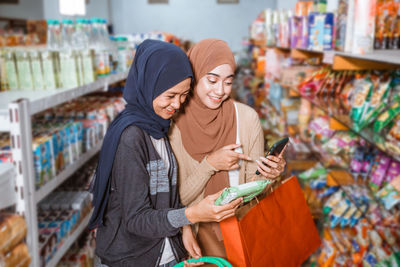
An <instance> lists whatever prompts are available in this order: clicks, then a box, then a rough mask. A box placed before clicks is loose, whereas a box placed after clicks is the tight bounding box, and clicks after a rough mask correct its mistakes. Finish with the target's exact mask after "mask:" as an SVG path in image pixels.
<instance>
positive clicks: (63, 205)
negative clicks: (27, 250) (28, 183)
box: [38, 191, 91, 264]
mask: <svg viewBox="0 0 400 267" xmlns="http://www.w3.org/2000/svg"><path fill="white" fill-rule="evenodd" d="M38 205H39V213H38V227H39V243H40V244H39V246H40V257H41V262H42V264H44V263H48V262H49V261H50V260H51V258H52V256H53V255H54V254H55V253H56V252H57V250H58V249H59V248H60V247H61V246H62V244H63V242H64V241H65V240H66V238H68V236H69V235H71V234H72V233H73V232H74V231H75V230H76V228H77V227H78V225H79V224H80V223H81V222H82V220H83V218H85V217H86V216H87V215H88V214H89V212H90V209H91V198H90V193H89V192H87V191H83V192H74V191H68V192H67V191H56V192H53V193H51V194H50V195H48V196H47V197H46V198H45V199H44V200H42V201H41V202H40V203H39V204H38Z"/></svg>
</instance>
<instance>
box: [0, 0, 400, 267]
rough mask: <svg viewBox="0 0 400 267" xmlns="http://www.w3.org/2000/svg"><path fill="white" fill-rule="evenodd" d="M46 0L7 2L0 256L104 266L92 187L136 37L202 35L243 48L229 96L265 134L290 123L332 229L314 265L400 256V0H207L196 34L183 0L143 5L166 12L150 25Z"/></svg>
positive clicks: (312, 199) (294, 158) (311, 193)
mask: <svg viewBox="0 0 400 267" xmlns="http://www.w3.org/2000/svg"><path fill="white" fill-rule="evenodd" d="M35 1H36V2H35ZM35 1H33V0H32V3H34V4H35V5H37V6H38V8H40V9H41V10H42V9H43V10H42V11H43V12H35V10H34V9H33V8H32V7H31V6H30V5H27V4H26V1H25V0H20V1H17V2H19V3H18V4H4V3H1V4H0V9H1V12H0V13H1V15H2V18H1V19H0V84H1V89H0V266H6V267H9V266H34V267H40V266H93V264H94V263H93V259H94V251H95V248H96V244H95V233H94V232H91V231H88V230H87V223H88V220H89V218H90V214H91V212H92V204H91V195H90V194H89V193H88V191H87V190H88V186H89V183H90V181H91V179H92V177H93V174H94V170H95V168H96V164H97V161H98V152H99V151H100V149H101V145H102V140H103V137H104V135H105V133H106V130H107V127H108V125H109V124H110V122H111V121H112V120H113V119H114V118H115V117H116V116H117V115H118V114H119V112H121V111H122V110H123V109H124V105H125V103H124V101H123V99H122V97H121V96H122V91H123V88H124V85H125V79H126V77H127V75H128V71H129V68H130V66H131V63H132V61H133V58H134V55H135V51H136V48H137V46H138V45H139V44H140V43H141V42H143V41H144V40H146V39H157V40H162V41H165V42H170V43H174V44H176V45H178V46H180V47H181V48H182V49H184V50H185V51H187V50H189V49H190V47H191V46H193V43H194V41H195V40H196V41H199V40H201V39H202V38H203V35H204V34H206V33H207V34H209V36H208V35H207V36H206V37H207V38H208V37H216V38H220V39H224V38H225V39H224V40H225V41H227V42H228V43H229V45H230V46H231V48H235V49H237V48H238V47H242V49H241V50H235V56H236V57H235V59H236V60H237V62H236V63H237V66H238V69H237V72H236V77H235V81H234V82H235V86H234V87H235V90H234V91H233V92H232V97H233V98H234V99H236V100H238V101H239V102H242V103H246V104H248V105H249V106H251V107H253V108H254V109H255V110H256V111H257V113H258V115H259V117H260V122H261V125H262V126H263V130H264V136H265V140H266V141H267V144H268V145H269V146H271V145H272V144H273V143H275V142H276V141H278V140H280V139H282V138H283V137H285V136H289V137H290V140H291V145H290V147H289V149H288V151H287V153H286V160H287V166H286V172H285V175H284V176H285V177H291V176H292V175H296V176H297V178H298V179H297V180H298V182H299V184H300V185H301V187H302V190H303V193H304V196H305V199H306V202H307V204H308V207H309V210H310V211H311V214H312V217H313V220H314V222H315V225H316V226H317V228H318V231H319V235H320V237H321V239H322V245H321V246H320V247H319V248H318V249H317V250H316V251H314V252H313V253H312V255H310V257H309V258H308V259H307V260H306V261H305V262H304V266H329V267H330V266H400V226H399V225H400V224H399V222H400V206H399V202H400V123H399V122H400V108H399V104H400V96H399V95H400V16H399V14H400V2H399V1H397V0H365V1H355V0H336V1H335V0H315V1H293V0H290V1H289V0H287V1H284V0H282V1H275V2H274V1H264V2H263V1H250V0H239V1H236V2H240V4H237V3H230V4H228V3H225V2H227V1H222V0H221V1H220V0H218V1H215V0H213V2H211V0H207V1H209V2H204V3H202V4H201V8H202V9H201V10H204V8H207V9H210V10H211V9H212V11H209V12H210V14H211V15H212V16H211V15H210V14H208V15H210V16H206V15H207V14H205V15H204V16H201V17H200V16H199V17H197V15H193V21H190V22H189V21H188V22H187V24H188V25H193V24H196V23H197V24H198V25H199V26H198V27H197V28H196V27H194V28H196V31H194V30H193V32H190V34H191V37H193V38H191V40H185V39H183V38H186V37H187V36H181V34H182V32H183V31H182V28H185V29H187V27H180V26H179V24H180V23H182V18H180V20H179V19H178V18H170V17H169V15H168V14H176V13H177V10H179V11H182V12H184V11H185V10H188V3H186V4H185V5H184V4H182V3H183V2H182V1H181V2H179V1H176V2H174V3H172V1H171V3H168V4H165V3H157V4H154V3H151V4H150V2H153V1H150V0H149V1H145V2H146V4H144V3H143V4H141V5H140V6H138V9H137V10H135V12H142V13H143V17H142V16H140V17H138V18H141V19H144V17H146V18H147V17H149V18H151V19H152V21H151V24H150V23H149V25H161V26H163V27H161V26H160V28H159V29H161V28H162V30H163V31H159V29H158V28H157V29H150V31H148V32H143V33H132V32H113V30H116V29H117V30H122V29H138V28H136V26H137V25H129V27H127V25H125V24H124V23H126V21H127V20H128V19H129V18H126V17H125V16H122V15H125V14H126V12H127V11H126V10H129V9H126V10H124V11H122V10H123V9H124V8H126V6H125V5H126V1H108V2H109V3H106V2H107V1H99V0H92V1H91V3H86V4H85V3H84V4H83V5H77V6H79V7H80V9H79V10H75V9H72V8H71V9H69V10H68V8H70V7H69V6H68V5H64V4H63V3H61V2H65V3H66V2H68V1H62V0H59V1H54V2H53V3H52V4H50V2H49V1H43V0H35ZM39 2H40V3H39ZM69 2H71V3H72V2H74V3H75V1H69ZM76 2H77V3H78V2H80V3H81V1H80V0H77V1H76ZM86 2H88V1H86ZM164 2H165V1H164ZM166 2H168V1H166ZM222 2H224V3H223V4H222ZM233 2H235V1H233ZM82 3H83V2H82ZM129 4H131V3H129ZM132 5H133V4H132ZM244 5H248V6H249V8H242V7H243V6H244ZM61 6H63V7H62V8H61ZM94 6H96V7H97V8H98V7H101V8H102V9H104V10H102V12H99V10H96V9H93V7H94ZM257 6H259V8H257ZM65 7H67V11H66V12H67V13H63V12H65V10H64V8H65ZM82 7H85V8H86V11H82V10H83V9H82ZM139 7H142V8H143V9H142V10H140V9H139ZM194 7H196V6H194ZM250 7H251V8H250ZM282 7H285V9H284V10H283V9H281V8H282ZM173 8H179V9H175V10H171V9H173ZM53 9H54V10H53ZM58 9H60V10H58ZM61 9H63V10H61ZM108 9H110V10H108ZM111 9H112V10H111ZM195 9H196V8H194V10H195ZM239 9H240V12H242V13H243V14H242V13H240V12H238V10H239ZM254 9H257V12H258V13H259V14H258V15H257V16H256V14H253V13H252V11H254ZM199 10H200V9H199ZM199 10H197V11H199ZM27 11H29V13H31V14H32V16H31V17H29V16H26V15H24V14H26V13H27ZM103 11H104V12H103ZM153 11H154V13H152V12H153ZM159 11H163V12H164V13H163V14H162V15H160V16H156V15H154V14H156V13H157V12H159ZM172 11H173V12H175V13H171V12H172ZM82 12H83V13H82ZM85 12H86V13H85ZM147 12H149V14H147ZM187 12H188V13H187V14H186V13H185V16H189V15H192V13H190V12H192V11H190V12H189V11H187ZM218 12H220V13H221V12H223V13H224V15H223V16H222V15H220V14H219V15H218ZM6 13H7V14H6ZM8 13H9V14H8ZM105 13H106V14H107V20H106V19H105V18H100V17H97V16H104V14H105ZM204 13H207V12H204ZM52 14H54V16H50V15H52ZM82 14H85V15H82ZM99 14H100V15H99ZM193 14H194V13H193ZM215 14H217V15H215ZM227 14H229V16H228V15H227ZM231 14H233V15H231ZM8 15H9V16H11V18H9V17H8ZM111 15H113V16H111ZM115 15H119V16H115ZM242 15H243V16H242ZM49 16H50V17H49ZM93 16H96V17H93ZM3 17H4V18H3ZM27 17H28V18H29V19H27ZM182 17H184V16H182ZM244 17H252V18H253V19H254V21H252V22H251V23H249V21H245V20H243V19H242V18H244ZM31 18H35V20H32V19H31ZM47 18H50V19H47ZM54 18H58V19H54ZM138 18H135V19H138ZM3 19H4V20H3ZM45 19H46V20H45ZM167 19H168V23H166V22H165V20H167ZM221 19H223V20H224V23H225V24H224V25H223V27H225V28H220V27H219V26H218V25H220V24H221V23H219V22H220V21H215V20H221ZM201 20H207V23H210V24H212V25H215V27H213V30H212V31H210V29H207V31H205V30H204V29H203V28H201V27H200V25H201V24H202V21H201ZM230 20H231V21H230ZM145 23H146V21H143V25H142V24H141V25H140V26H141V27H142V26H143V28H140V29H147V26H149V25H145ZM249 24H250V25H249ZM227 25H228V26H227ZM145 26H146V27H145ZM164 26H165V28H164ZM186 26H187V25H186ZM240 26H243V27H240ZM226 27H230V28H229V29H226ZM242 28H245V29H247V28H249V30H248V34H247V36H244V38H243V43H239V42H236V41H235V40H238V39H240V36H237V35H239V32H242V30H243V29H242ZM164 31H165V32H164ZM168 32H171V33H172V34H171V33H168ZM196 33H197V35H198V36H197V35H196ZM232 33H235V35H234V36H233V35H232ZM174 34H178V35H179V37H178V36H175V35H174ZM192 34H193V35H192ZM182 37H183V38H182ZM232 42H235V43H234V44H232V45H231V43H232ZM267 150H268V146H267V145H266V147H265V151H267ZM268 262H271V260H270V259H269V261H268ZM267 265H268V264H267ZM267 265H266V266H267Z"/></svg>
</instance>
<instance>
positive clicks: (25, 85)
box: [16, 51, 33, 90]
mask: <svg viewBox="0 0 400 267" xmlns="http://www.w3.org/2000/svg"><path fill="white" fill-rule="evenodd" d="M16 57H17V68H18V80H19V85H20V87H21V89H22V90H33V80H32V69H31V62H30V58H29V54H28V52H27V51H17V52H16Z"/></svg>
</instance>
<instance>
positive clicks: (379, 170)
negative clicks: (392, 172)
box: [369, 153, 390, 192]
mask: <svg viewBox="0 0 400 267" xmlns="http://www.w3.org/2000/svg"><path fill="white" fill-rule="evenodd" d="M389 164H390V158H389V157H387V156H385V155H383V154H382V153H380V154H378V156H377V157H376V159H375V163H374V166H373V169H372V172H371V180H370V183H369V185H370V187H371V189H372V191H374V192H376V191H378V190H379V188H380V187H381V184H382V182H383V180H384V179H385V175H386V172H387V169H388V167H389Z"/></svg>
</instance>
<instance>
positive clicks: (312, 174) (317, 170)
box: [299, 162, 327, 180]
mask: <svg viewBox="0 0 400 267" xmlns="http://www.w3.org/2000/svg"><path fill="white" fill-rule="evenodd" d="M326 174H327V170H326V169H325V168H324V167H323V166H322V164H321V163H320V162H318V163H317V164H315V166H314V167H312V168H311V169H309V170H307V171H305V172H302V173H300V174H299V178H301V179H303V180H310V179H315V178H317V177H320V176H324V175H325V176H326Z"/></svg>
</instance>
